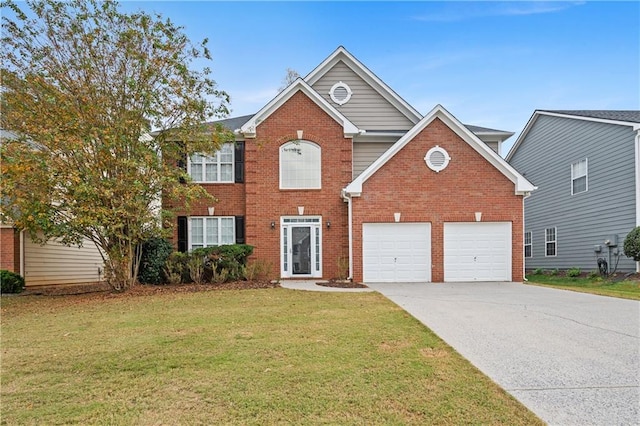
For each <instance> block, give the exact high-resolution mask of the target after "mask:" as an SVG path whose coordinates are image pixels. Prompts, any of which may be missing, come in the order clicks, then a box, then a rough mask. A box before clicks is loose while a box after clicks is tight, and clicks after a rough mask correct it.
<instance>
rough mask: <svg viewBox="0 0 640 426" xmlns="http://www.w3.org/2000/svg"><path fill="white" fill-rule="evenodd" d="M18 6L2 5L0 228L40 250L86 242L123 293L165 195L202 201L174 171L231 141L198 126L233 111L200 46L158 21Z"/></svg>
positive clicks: (61, 5)
mask: <svg viewBox="0 0 640 426" xmlns="http://www.w3.org/2000/svg"><path fill="white" fill-rule="evenodd" d="M20 6H22V7H23V9H21V8H20ZM20 6H19V5H18V4H17V3H14V2H13V1H11V0H9V1H6V2H4V3H2V7H3V9H4V11H3V17H2V51H1V63H2V65H1V73H2V74H1V77H2V89H1V95H0V96H1V98H0V99H1V107H2V115H1V118H0V123H1V125H2V128H3V129H5V130H9V131H11V132H12V133H13V134H15V135H16V138H15V139H5V140H3V141H2V147H1V155H2V158H1V160H2V161H1V164H0V166H1V171H2V182H1V184H0V191H1V193H0V195H1V197H2V200H3V210H2V215H3V219H5V220H6V219H10V220H12V221H13V222H14V223H15V224H16V226H17V227H19V228H22V229H25V230H27V231H28V232H29V234H30V235H31V236H32V238H34V239H35V240H36V241H41V242H44V241H46V240H48V239H50V238H58V239H60V240H61V241H62V242H63V243H65V244H68V245H79V244H81V243H82V241H83V239H84V238H88V239H89V240H91V241H93V242H94V243H95V244H96V245H97V246H98V248H99V249H101V251H102V253H103V257H104V259H105V264H106V272H107V278H108V280H109V282H110V284H111V285H112V287H113V288H114V289H116V290H125V289H127V288H128V287H130V286H131V285H132V284H133V283H134V282H135V280H136V274H137V271H138V265H139V259H140V257H139V255H140V250H139V249H140V246H141V243H142V242H143V241H144V240H145V239H147V238H148V237H150V236H152V235H156V234H157V233H158V232H159V231H160V226H159V222H160V220H159V215H161V213H166V212H162V211H161V207H160V194H162V195H163V197H173V198H176V199H179V200H180V203H185V202H186V203H188V202H189V201H190V200H193V199H195V198H197V197H204V196H207V195H206V193H205V192H204V191H203V190H202V188H201V187H200V186H198V185H192V184H190V182H189V179H188V176H185V172H184V170H183V169H182V168H180V167H177V166H178V165H179V163H180V160H181V159H182V158H184V157H185V156H186V155H190V154H191V153H193V152H204V153H211V152H213V151H215V150H216V149H218V148H219V146H220V143H222V142H223V141H224V140H226V138H228V137H229V135H226V134H225V133H224V132H223V131H222V130H221V129H211V128H208V129H207V128H204V127H203V125H202V124H201V123H204V122H206V120H209V119H211V118H212V117H223V116H224V115H226V114H227V113H228V111H227V105H228V102H229V98H228V95H227V94H226V93H225V92H224V91H221V90H219V89H218V88H217V85H216V83H215V81H214V80H212V79H211V78H210V74H211V71H210V69H208V68H206V67H203V65H202V64H203V63H204V61H207V60H210V59H211V57H210V54H209V51H208V50H207V47H206V40H205V41H204V42H203V43H202V44H199V45H195V44H193V43H192V42H191V41H190V40H189V39H188V37H187V36H186V35H185V34H184V31H183V28H182V27H179V26H176V25H175V24H173V23H172V22H171V21H170V20H168V19H163V18H162V17H161V16H159V15H151V14H148V13H145V12H142V11H141V12H136V13H124V12H122V11H121V10H120V9H119V5H118V4H117V3H116V2H113V1H104V2H103V1H97V0H70V1H65V2H60V1H58V0H28V1H27V2H26V3H20ZM25 6H26V7H25ZM196 66H199V67H200V68H197V69H196ZM151 131H153V134H154V135H155V137H153V138H152V137H149V134H150V132H151ZM176 141H182V142H180V143H177V142H176Z"/></svg>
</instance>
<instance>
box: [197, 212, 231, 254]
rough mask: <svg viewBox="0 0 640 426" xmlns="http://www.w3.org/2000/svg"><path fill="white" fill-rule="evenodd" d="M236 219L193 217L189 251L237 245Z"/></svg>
mask: <svg viewBox="0 0 640 426" xmlns="http://www.w3.org/2000/svg"><path fill="white" fill-rule="evenodd" d="M234 220H235V218H233V217H215V216H214V217H208V216H207V217H192V218H190V223H189V250H193V249H197V248H201V247H209V246H220V245H224V244H234V243H235V235H234V233H235V222H234Z"/></svg>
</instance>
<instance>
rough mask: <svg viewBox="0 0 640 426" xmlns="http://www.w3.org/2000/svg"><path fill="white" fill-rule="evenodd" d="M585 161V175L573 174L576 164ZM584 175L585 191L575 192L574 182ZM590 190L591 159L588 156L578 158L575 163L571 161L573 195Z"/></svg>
mask: <svg viewBox="0 0 640 426" xmlns="http://www.w3.org/2000/svg"><path fill="white" fill-rule="evenodd" d="M583 161H584V175H580V176H575V175H574V174H573V168H574V166H575V165H577V164H580V163H581V162H583ZM583 176H584V180H585V182H584V191H580V192H573V182H574V181H575V180H576V179H580V178H581V177H583ZM588 190H589V159H588V158H583V159H582V160H578V161H576V162H574V163H571V195H577V194H582V193H583V192H587V191H588Z"/></svg>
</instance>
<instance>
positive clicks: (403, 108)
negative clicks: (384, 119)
mask: <svg viewBox="0 0 640 426" xmlns="http://www.w3.org/2000/svg"><path fill="white" fill-rule="evenodd" d="M338 62H342V63H344V64H345V65H346V66H347V67H349V68H350V69H351V70H352V71H353V72H355V73H356V74H357V75H358V76H359V77H360V78H362V79H363V80H364V81H365V82H366V83H367V84H369V86H371V87H372V88H373V89H374V90H375V91H377V92H378V93H379V94H380V95H381V96H382V97H383V98H385V99H386V100H387V101H388V102H389V103H391V105H393V106H394V107H395V108H396V109H398V111H400V112H401V113H402V114H403V115H405V116H406V117H407V118H408V119H409V120H410V121H411V122H412V123H414V124H415V123H417V122H418V121H420V119H421V118H422V115H421V114H420V113H419V112H418V111H417V110H416V109H415V108H413V107H412V106H411V105H409V103H408V102H406V101H405V100H404V99H402V98H401V97H400V96H399V95H398V94H397V93H396V92H395V91H394V90H393V89H391V87H389V86H388V85H387V84H386V83H385V82H384V81H382V80H381V79H380V78H379V77H378V76H377V75H375V74H374V73H373V72H371V70H369V68H367V67H366V66H365V65H364V64H363V63H362V62H360V61H359V60H358V59H357V58H356V57H355V56H353V55H352V54H351V53H349V51H348V50H347V49H345V48H344V47H343V46H339V47H338V48H337V49H336V50H334V51H333V53H332V54H331V55H329V56H328V57H327V58H326V59H325V60H324V61H322V62H321V63H320V64H319V65H318V66H317V67H315V68H314V69H313V71H311V72H310V73H309V74H307V76H306V77H305V78H304V81H305V82H307V83H308V84H309V85H310V86H313V85H314V84H315V83H316V82H317V81H318V80H320V79H321V78H322V77H323V76H324V75H325V74H326V73H327V72H328V71H329V70H331V69H332V68H333V67H334V66H335V65H336V64H337V63H338Z"/></svg>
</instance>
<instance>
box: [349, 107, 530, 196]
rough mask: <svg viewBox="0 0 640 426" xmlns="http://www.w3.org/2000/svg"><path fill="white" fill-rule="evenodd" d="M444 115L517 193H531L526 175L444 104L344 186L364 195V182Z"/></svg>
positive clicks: (443, 119) (435, 108) (457, 131)
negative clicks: (509, 181)
mask: <svg viewBox="0 0 640 426" xmlns="http://www.w3.org/2000/svg"><path fill="white" fill-rule="evenodd" d="M436 118H437V119H440V120H441V121H442V122H443V123H444V124H445V125H446V126H447V127H449V128H450V129H451V130H453V132H455V133H456V134H457V135H458V136H460V138H461V139H462V140H463V141H464V142H466V143H467V144H469V145H470V146H471V147H472V148H473V149H474V150H475V151H476V152H478V153H479V154H480V155H482V156H483V157H484V158H485V159H486V160H487V161H488V162H489V163H490V164H491V165H493V167H495V168H496V169H498V170H499V171H500V172H501V173H502V174H503V175H504V176H506V177H507V178H508V179H509V180H511V181H512V182H513V183H514V184H515V193H516V194H521V195H523V194H527V193H529V192H531V191H533V190H535V189H536V187H535V186H533V185H532V184H531V182H529V181H528V180H527V179H526V178H525V177H524V176H522V175H521V174H520V173H518V172H517V171H516V169H514V168H513V167H512V166H511V165H510V164H509V163H507V162H506V161H505V160H504V159H503V158H502V157H500V156H499V155H498V154H497V153H496V152H495V151H493V150H492V149H491V148H489V147H488V146H487V145H486V144H485V143H483V142H482V141H481V140H480V139H479V138H478V137H477V136H476V135H474V134H473V133H472V132H471V131H470V130H469V129H468V128H467V127H466V126H465V125H464V124H462V123H461V122H460V121H458V119H457V118H455V117H454V116H453V115H452V114H451V113H450V112H449V111H447V110H446V109H445V108H444V107H443V106H442V105H440V104H438V105H436V106H435V107H434V108H433V109H432V110H431V111H430V112H429V113H427V114H426V115H425V116H424V117H423V118H422V120H420V122H419V123H417V124H416V125H415V126H414V127H413V128H412V129H411V130H409V131H408V132H407V133H406V134H405V135H404V136H403V137H401V138H400V139H399V140H398V141H397V142H396V143H395V144H393V145H392V146H391V148H389V149H388V150H387V151H385V153H384V154H382V155H381V156H380V157H378V159H377V160H376V161H374V162H373V164H371V165H370V166H369V167H368V168H367V169H365V170H364V171H363V172H362V173H361V174H360V175H359V176H358V177H357V178H356V179H355V180H354V181H353V182H351V183H350V184H349V185H348V186H347V187H346V188H345V190H344V192H345V193H347V194H350V195H351V196H360V194H361V193H362V185H363V183H364V182H365V181H366V180H367V179H369V178H370V177H371V176H372V175H373V174H374V173H376V172H377V171H378V170H379V169H380V168H381V167H382V166H384V165H385V164H386V163H387V162H388V161H389V160H390V159H391V158H392V157H393V156H394V155H396V153H398V152H399V151H400V150H401V149H402V148H404V146H405V145H407V144H408V143H409V142H411V140H413V138H414V137H416V136H417V135H418V134H419V133H420V132H421V131H422V130H424V129H425V128H426V127H427V126H428V125H429V124H431V123H432V122H433V121H434V120H435V119H436Z"/></svg>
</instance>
